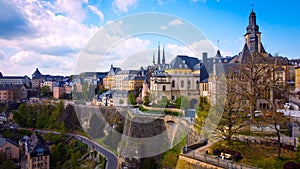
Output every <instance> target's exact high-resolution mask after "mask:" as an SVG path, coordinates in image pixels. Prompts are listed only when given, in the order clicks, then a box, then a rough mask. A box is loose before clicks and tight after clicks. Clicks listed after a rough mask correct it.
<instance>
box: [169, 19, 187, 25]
mask: <svg viewBox="0 0 300 169" xmlns="http://www.w3.org/2000/svg"><path fill="white" fill-rule="evenodd" d="M183 24H184V23H183V22H182V20H180V19H174V20H172V21H170V22H169V23H168V25H169V26H178V25H183Z"/></svg>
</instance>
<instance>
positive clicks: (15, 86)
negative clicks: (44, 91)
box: [0, 84, 26, 90]
mask: <svg viewBox="0 0 300 169" xmlns="http://www.w3.org/2000/svg"><path fill="white" fill-rule="evenodd" d="M23 86H24V87H26V86H25V85H23V84H0V90H13V89H21V88H22V87H23Z"/></svg>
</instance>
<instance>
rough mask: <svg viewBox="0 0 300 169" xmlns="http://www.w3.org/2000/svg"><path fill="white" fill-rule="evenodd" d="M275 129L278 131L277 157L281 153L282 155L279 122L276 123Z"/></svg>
mask: <svg viewBox="0 0 300 169" xmlns="http://www.w3.org/2000/svg"><path fill="white" fill-rule="evenodd" d="M275 130H276V133H277V142H278V149H277V157H278V158H280V155H281V148H280V130H279V129H278V128H277V124H276V123H275Z"/></svg>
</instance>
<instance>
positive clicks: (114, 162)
mask: <svg viewBox="0 0 300 169" xmlns="http://www.w3.org/2000/svg"><path fill="white" fill-rule="evenodd" d="M21 129H24V128H21ZM25 130H28V129H25ZM35 131H37V132H40V133H43V134H47V133H52V134H60V132H55V131H48V130H38V129H36V130H35ZM66 135H67V136H72V137H74V138H76V139H77V140H79V141H80V142H82V143H84V144H86V145H88V146H90V147H92V148H94V149H95V150H96V151H98V152H99V153H100V154H102V155H103V156H104V157H105V159H106V166H105V168H106V169H117V168H118V158H117V156H116V155H115V154H114V153H112V152H111V151H109V150H107V149H106V148H104V147H102V146H101V145H99V144H98V143H96V142H95V141H93V140H91V139H89V138H87V137H84V136H81V135H78V134H70V133H67V134H66Z"/></svg>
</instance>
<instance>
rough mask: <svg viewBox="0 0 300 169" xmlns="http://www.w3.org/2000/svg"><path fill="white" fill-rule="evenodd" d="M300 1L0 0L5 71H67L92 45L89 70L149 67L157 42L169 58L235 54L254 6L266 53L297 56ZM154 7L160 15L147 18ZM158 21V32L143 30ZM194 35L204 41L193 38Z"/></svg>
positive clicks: (0, 50) (21, 73)
mask: <svg viewBox="0 0 300 169" xmlns="http://www.w3.org/2000/svg"><path fill="white" fill-rule="evenodd" d="M299 6H300V2H298V1H282V0H281V1H279V0H272V1H271V0H264V1H261V0H10V1H6V0H0V63H1V66H0V72H2V74H3V75H4V76H8V75H19V76H24V75H28V76H29V77H31V74H32V73H33V72H34V71H35V69H36V68H39V70H40V71H41V73H42V74H52V75H70V74H73V73H74V72H76V71H75V70H76V68H77V67H79V66H78V65H80V63H83V62H84V61H85V60H87V58H89V57H90V55H86V52H85V51H86V50H85V49H90V47H91V46H93V45H94V46H93V47H94V48H93V49H96V48H97V50H98V49H99V48H101V50H103V51H102V53H101V54H96V53H97V52H95V53H94V54H93V56H91V57H94V59H98V60H95V61H94V60H90V62H91V63H92V62H95V64H94V65H95V66H90V65H89V64H90V62H84V63H85V64H86V65H85V67H86V69H84V70H85V71H104V70H106V69H108V68H109V66H110V65H111V64H113V65H114V66H120V67H121V68H132V67H130V65H135V66H136V67H137V66H139V67H140V66H147V65H150V64H152V56H153V52H155V51H156V48H157V45H158V41H160V44H161V48H162V46H163V45H164V47H165V51H166V61H167V62H169V61H171V60H172V59H173V58H174V57H175V56H176V55H177V54H185V55H189V56H193V57H199V58H200V59H201V57H200V56H199V53H200V52H203V51H206V52H208V55H209V57H213V56H214V54H215V50H217V49H219V50H220V51H221V54H222V55H223V56H233V55H236V54H238V53H239V52H240V51H241V50H242V47H243V45H244V34H245V33H246V26H247V25H248V17H249V14H250V12H251V10H252V9H254V11H255V13H256V16H257V24H258V25H259V27H260V32H262V43H263V45H264V47H265V49H266V51H267V52H269V53H271V54H279V55H281V56H285V57H288V58H289V59H294V58H295V59H296V58H300V54H299V52H298V50H297V49H298V46H299V44H300V13H299V12H297V11H298V7H299ZM153 12H154V14H159V15H157V16H158V18H155V17H154V18H151V17H148V16H147V17H145V16H144V15H143V14H144V13H153ZM136 15H137V16H143V17H145V18H138V17H137V18H135V16H136ZM133 18H134V19H133ZM132 25H135V26H136V27H138V28H140V30H138V29H137V28H136V27H134V26H132ZM130 26H132V27H131V28H128V27H130ZM153 26H156V27H157V29H155V31H154V34H153V33H152V34H147V33H145V32H147V30H148V29H149V28H152V27H153ZM189 27H192V28H193V29H191V30H192V31H190V30H189V29H188V28H189ZM194 28H196V29H194ZM108 29H111V30H110V34H109V36H108V34H105V33H107V30H108ZM127 29H129V30H127ZM112 30H113V32H112ZM151 30H152V29H151ZM153 30H154V28H153ZM153 30H152V31H153ZM101 31H102V33H103V32H104V31H106V32H105V33H104V34H101V33H99V32H101ZM163 31H165V32H163ZM172 31H173V32H172ZM136 32H139V34H133V33H136ZM97 33H98V34H97ZM160 33H162V34H160ZM172 33H173V34H172ZM194 33H195V37H200V39H199V41H193V42H192V41H190V39H189V38H192V37H193V36H194ZM124 34H125V35H127V36H124ZM168 34H169V35H171V36H166V35H168ZM177 34H182V35H183V36H178V38H177V39H176V38H175V37H176V35H177ZM97 35H98V36H97ZM198 35H199V36H198ZM103 36H105V37H106V36H107V37H106V38H102V37H103ZM95 37H97V38H95ZM113 42H115V43H113ZM104 49H105V51H106V50H107V51H106V53H105V51H104ZM197 50H198V51H197ZM195 51H196V52H195ZM197 52H199V53H198V54H197ZM100 55H101V56H100ZM155 55H156V56H157V53H156V54H155ZM104 56H105V57H104Z"/></svg>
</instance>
